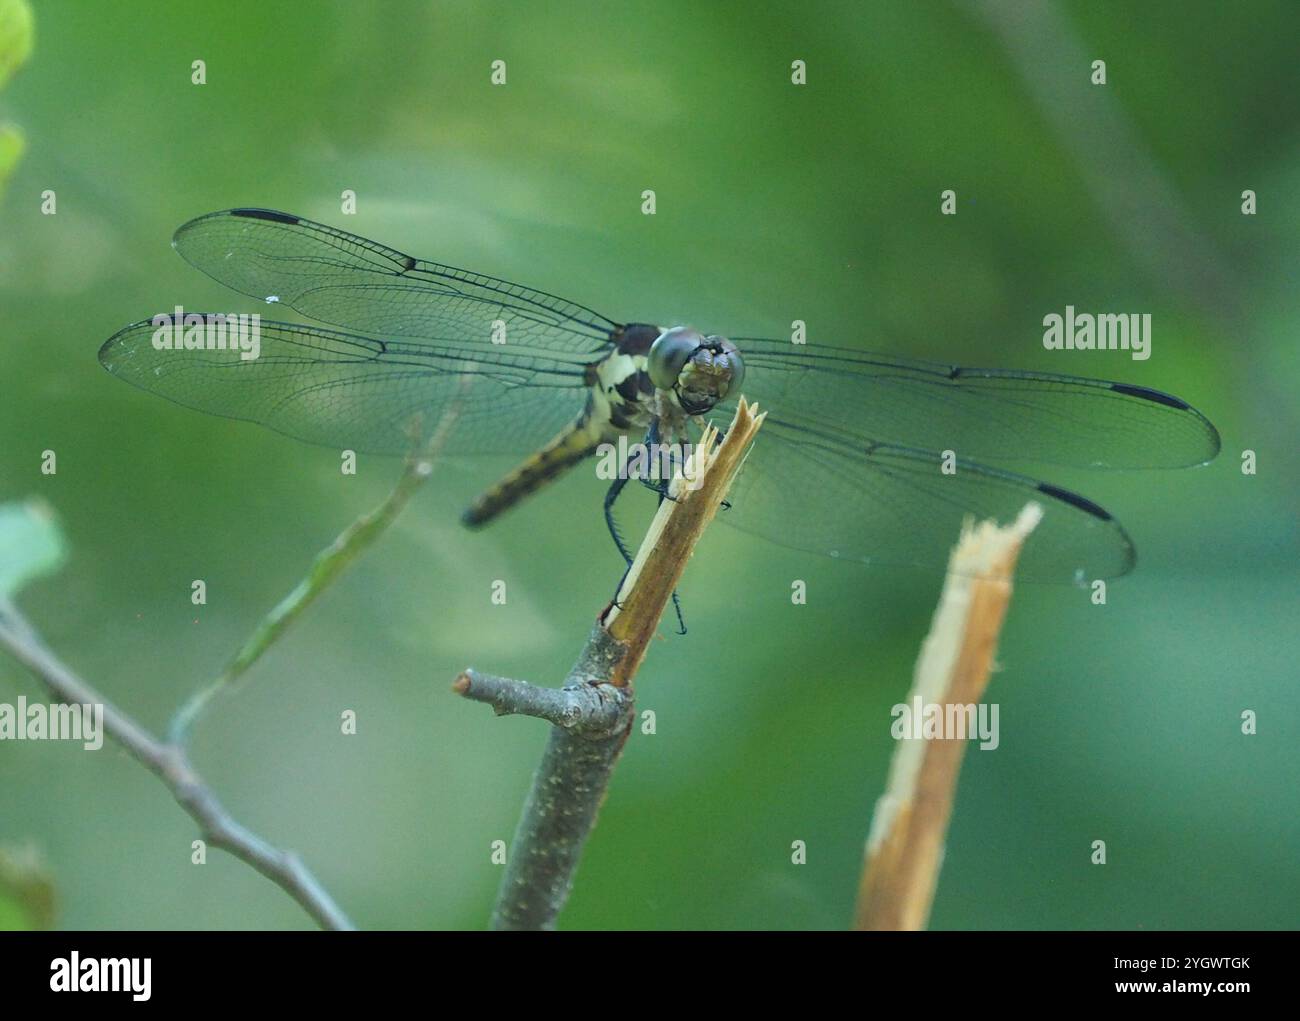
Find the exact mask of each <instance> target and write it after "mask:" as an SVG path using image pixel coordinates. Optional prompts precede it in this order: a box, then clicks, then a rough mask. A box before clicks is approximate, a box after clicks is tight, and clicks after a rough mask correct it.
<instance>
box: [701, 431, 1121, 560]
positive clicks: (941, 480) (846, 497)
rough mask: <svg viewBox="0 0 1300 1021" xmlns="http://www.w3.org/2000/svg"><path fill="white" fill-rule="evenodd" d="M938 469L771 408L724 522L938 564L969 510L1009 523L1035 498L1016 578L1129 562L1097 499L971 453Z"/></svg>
mask: <svg viewBox="0 0 1300 1021" xmlns="http://www.w3.org/2000/svg"><path fill="white" fill-rule="evenodd" d="M761 409H762V405H760V410H761ZM940 468H941V458H940V455H939V454H937V453H931V452H928V451H922V450H916V449H913V448H907V447H902V446H897V445H892V444H874V445H857V446H855V445H853V444H851V443H847V442H845V441H843V440H842V439H840V438H839V437H836V436H834V435H831V434H828V433H823V432H820V431H818V430H813V429H809V428H807V427H804V426H801V425H798V424H792V423H790V422H787V421H784V420H783V417H782V416H781V415H779V414H778V413H777V412H776V411H771V412H769V414H768V418H767V421H766V422H765V423H764V426H763V428H762V430H761V431H760V432H759V436H758V439H757V441H756V442H755V444H754V448H753V450H752V451H751V452H750V455H749V459H748V460H747V461H746V462H745V465H744V467H743V468H742V469H741V471H740V474H739V476H737V478H736V481H735V484H734V485H733V487H732V490H731V495H730V496H729V497H728V500H729V501H730V503H731V508H730V509H729V510H726V511H724V512H722V513H721V515H720V517H719V520H721V521H725V522H727V523H728V524H730V525H733V526H735V527H737V528H740V529H741V530H743V531H747V532H753V533H754V534H757V535H761V536H763V537H765V538H767V539H770V540H771V541H773V542H775V543H778V544H780V545H782V546H789V547H792V548H794V549H801V550H809V551H811V552H814V553H820V554H824V555H827V556H831V557H836V558H843V559H846V560H857V561H862V562H866V563H880V564H897V565H906V566H917V567H931V568H938V569H942V568H943V567H944V565H945V564H946V563H947V559H948V553H949V552H950V550H951V549H952V547H953V545H954V544H955V543H956V541H957V537H958V534H959V532H960V528H961V524H962V520H963V518H964V517H966V516H968V515H973V516H974V517H975V518H976V519H984V518H994V519H996V520H997V521H999V522H1000V523H1003V524H1005V523H1008V522H1010V521H1012V520H1014V519H1015V516H1016V515H1017V514H1018V513H1019V512H1020V509H1021V508H1022V507H1024V505H1025V504H1026V503H1027V502H1029V501H1030V500H1036V501H1037V502H1038V503H1040V504H1041V505H1043V508H1044V511H1045V514H1044V517H1043V521H1042V523H1041V524H1040V525H1039V526H1038V528H1037V529H1035V531H1034V533H1033V534H1032V535H1031V536H1030V538H1029V540H1028V541H1027V542H1026V545H1025V549H1024V552H1023V553H1022V554H1021V557H1020V562H1019V566H1018V567H1017V570H1016V576H1017V577H1018V578H1025V579H1030V580H1038V581H1053V582H1071V581H1078V580H1079V579H1081V578H1082V579H1094V578H1111V577H1116V576H1118V575H1121V574H1125V573H1126V572H1128V571H1129V570H1130V569H1131V568H1132V567H1133V564H1134V559H1135V556H1134V550H1133V544H1132V542H1131V541H1130V540H1129V537H1128V535H1127V534H1126V533H1125V531H1124V529H1123V528H1122V527H1120V525H1119V523H1118V522H1117V521H1115V520H1114V519H1113V518H1112V517H1111V516H1110V515H1109V514H1108V513H1106V511H1104V510H1103V509H1102V508H1100V507H1098V506H1097V505H1096V504H1094V503H1092V502H1091V501H1089V500H1086V499H1084V498H1083V497H1080V496H1077V495H1075V494H1074V493H1071V492H1069V491H1067V490H1064V489H1060V488H1059V487H1056V486H1052V485H1049V484H1048V483H1044V482H1037V481H1035V480H1033V479H1030V478H1026V477H1024V476H1021V475H1015V474H1012V473H1010V472H1003V471H999V470H997V469H995V468H988V467H985V466H983V465H980V464H977V463H975V462H971V461H967V460H958V462H957V464H956V473H955V474H952V475H945V474H944V473H943V472H942V471H941V470H940Z"/></svg>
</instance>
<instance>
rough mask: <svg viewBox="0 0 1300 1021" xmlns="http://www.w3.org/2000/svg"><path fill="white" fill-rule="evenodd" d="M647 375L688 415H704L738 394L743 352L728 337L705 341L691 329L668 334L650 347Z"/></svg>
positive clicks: (697, 332) (696, 331) (679, 329)
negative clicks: (673, 395) (719, 403)
mask: <svg viewBox="0 0 1300 1021" xmlns="http://www.w3.org/2000/svg"><path fill="white" fill-rule="evenodd" d="M646 371H647V372H649V374H650V382H652V383H654V385H655V386H657V387H658V388H659V389H660V390H671V391H673V392H674V393H675V394H676V395H677V400H678V401H679V402H680V403H681V406H682V410H684V411H685V412H686V413H687V414H688V415H703V414H704V413H705V412H708V411H712V410H713V406H714V405H715V404H717V403H718V402H720V401H724V400H726V399H727V397H728V395H730V394H732V393H738V392H739V391H740V385H741V383H743V382H744V380H745V363H744V361H742V360H741V357H740V351H739V349H738V348H737V347H736V345H735V344H733V343H732V342H731V341H729V340H728V339H727V338H726V337H706V336H704V335H703V334H702V333H700V331H699V330H695V329H692V328H691V327H689V326H674V327H673V328H672V329H671V330H665V331H664V332H663V333H661V334H660V335H659V338H658V339H657V340H656V341H655V342H654V343H653V344H651V345H650V354H649V355H648V356H647V365H646Z"/></svg>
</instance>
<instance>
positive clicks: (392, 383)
mask: <svg viewBox="0 0 1300 1021" xmlns="http://www.w3.org/2000/svg"><path fill="white" fill-rule="evenodd" d="M156 332H157V327H156V326H155V325H154V324H153V323H152V322H151V321H149V322H139V323H135V324H133V325H131V326H128V327H126V328H125V329H123V330H121V331H119V332H118V333H116V334H114V335H113V336H112V337H110V338H109V339H108V340H107V341H105V343H104V345H103V346H102V347H101V348H100V350H99V360H100V362H101V363H102V364H103V366H104V368H106V369H108V371H109V372H111V373H113V374H114V375H115V376H118V377H119V378H121V379H124V380H126V381H127V382H128V383H132V384H134V385H135V386H138V387H140V388H141V389H143V390H148V391H150V392H151V393H156V394H159V395H161V396H163V397H166V398H167V399H169V400H172V401H175V402H176V403H177V404H183V405H185V406H186V407H189V408H197V409H199V410H200V411H206V412H208V413H210V414H214V415H222V416H225V417H227V418H238V419H243V420H245V421H249V422H257V423H260V424H261V425H265V426H269V427H270V428H272V429H275V430H277V431H279V432H282V433H285V434H287V435H289V436H293V437H296V438H298V439H301V440H306V441H307V442H309V443H319V444H323V445H326V446H332V447H338V448H340V449H344V448H346V449H352V450H358V451H366V452H370V453H377V454H402V453H405V452H407V451H409V450H410V449H411V446H412V436H411V428H412V423H413V416H416V415H418V416H419V417H418V419H416V420H415V427H416V428H417V429H418V431H419V432H420V433H422V434H425V435H428V434H429V433H431V432H432V431H433V429H434V428H436V427H437V425H438V423H439V421H440V420H441V418H442V415H443V413H444V412H446V411H447V410H448V409H449V408H453V409H454V413H455V416H456V417H455V419H454V422H455V425H454V432H453V434H452V435H454V437H455V443H454V445H451V446H449V447H448V450H449V452H452V453H524V452H528V451H531V450H532V449H534V448H535V447H537V446H538V445H539V444H540V443H544V442H545V441H547V440H549V439H551V437H553V436H554V435H555V434H556V433H558V432H559V431H560V429H561V428H563V427H564V426H565V425H567V424H568V423H569V422H570V421H572V420H574V419H576V418H577V416H578V414H579V412H580V411H581V410H582V408H583V405H584V402H585V400H586V397H585V394H586V389H585V385H584V383H583V370H582V364H581V363H580V362H576V363H575V362H574V361H572V360H566V359H563V358H558V357H551V356H547V355H542V354H537V353H527V354H526V353H523V352H519V351H512V350H511V349H510V348H508V347H506V348H499V347H495V346H491V345H467V344H454V345H437V344H421V343H415V342H402V341H393V340H378V339H374V338H370V337H360V336H356V335H354V334H350V333H342V332H339V331H335V330H326V329H322V328H319V327H315V326H306V325H302V324H297V323H280V322H269V321H262V322H261V324H260V329H259V334H260V336H259V341H260V354H259V356H258V357H257V358H256V359H253V360H245V359H244V358H242V357H241V354H240V352H239V351H238V350H233V351H232V350H159V349H158V348H156V347H155V345H154V336H155V333H156Z"/></svg>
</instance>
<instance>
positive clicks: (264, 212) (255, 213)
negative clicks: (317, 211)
mask: <svg viewBox="0 0 1300 1021" xmlns="http://www.w3.org/2000/svg"><path fill="white" fill-rule="evenodd" d="M230 215H231V216H242V217H245V218H246V219H249V220H272V221H274V222H275V223H295V224H296V223H298V217H296V216H291V215H290V214H289V213H279V212H276V211H275V210H274V209H232V210H231V211H230Z"/></svg>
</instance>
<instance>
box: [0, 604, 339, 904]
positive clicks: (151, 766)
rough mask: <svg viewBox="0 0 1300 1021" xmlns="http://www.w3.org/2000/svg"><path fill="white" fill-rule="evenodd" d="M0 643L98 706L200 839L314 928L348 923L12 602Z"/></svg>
mask: <svg viewBox="0 0 1300 1021" xmlns="http://www.w3.org/2000/svg"><path fill="white" fill-rule="evenodd" d="M0 646H3V647H4V648H6V649H8V650H9V652H10V653H11V654H12V655H13V656H14V657H15V658H16V659H17V660H18V661H19V662H20V663H22V664H23V665H24V666H26V667H27V669H29V670H30V671H31V672H32V673H33V674H34V675H35V676H36V677H37V678H38V679H39V680H40V681H41V682H42V683H44V684H45V686H46V687H47V688H49V690H50V691H51V692H52V693H53V695H54V696H55V698H57V699H59V700H60V701H62V702H67V703H71V704H79V705H102V706H103V707H104V729H105V730H106V731H107V732H108V733H109V734H110V735H111V736H112V737H113V738H115V739H116V740H117V741H118V742H119V743H120V744H121V745H122V746H123V747H124V748H125V749H126V750H127V751H128V752H130V754H131V756H132V757H133V758H135V759H136V761H137V762H139V763H140V764H141V765H143V766H144V767H145V768H146V769H148V770H149V771H150V772H151V773H153V774H154V775H155V776H156V777H158V779H159V780H161V781H162V782H163V784H164V786H166V787H167V789H168V790H169V791H171V793H172V796H173V797H174V798H175V799H176V801H177V803H178V804H179V805H180V806H181V808H183V809H185V811H186V812H187V813H188V814H189V816H190V817H191V818H192V819H193V820H194V821H195V822H196V823H197V824H198V827H199V832H200V834H201V835H202V837H203V839H204V840H206V841H207V842H208V843H210V844H212V845H213V846H214V847H220V848H222V849H224V850H226V851H229V852H230V853H231V854H233V855H234V856H235V857H236V858H238V859H239V860H240V861H242V862H244V863H245V864H247V865H251V866H252V867H253V868H255V869H256V870H257V871H258V872H260V873H261V874H262V875H264V876H266V878H267V879H269V880H271V882H273V883H275V884H276V885H277V886H279V887H280V888H281V889H283V890H284V891H285V893H287V894H288V895H289V896H290V897H292V898H293V899H294V900H296V901H297V902H298V904H299V905H301V906H302V908H303V909H304V910H305V911H306V912H307V913H308V914H309V915H311V917H312V918H314V919H315V920H316V922H317V923H318V924H319V925H320V926H321V927H322V928H325V929H352V928H353V925H352V923H351V922H350V921H348V918H347V916H346V915H345V914H343V912H342V911H341V910H340V909H339V907H338V905H337V904H335V903H334V901H333V900H332V899H331V898H330V896H329V894H328V893H326V892H325V890H324V889H323V888H322V887H321V885H320V883H319V882H317V880H316V877H315V876H313V875H312V873H311V871H310V870H309V869H308V868H307V867H306V866H305V865H304V864H303V863H302V862H301V861H300V860H299V858H298V856H297V855H295V854H293V853H292V852H290V851H282V850H279V849H278V848H275V847H272V846H271V845H270V844H268V843H267V842H266V841H265V840H263V839H262V838H261V837H259V836H257V835H256V834H255V833H253V832H251V831H250V830H248V829H246V828H245V827H244V826H242V825H241V824H240V823H238V822H236V821H235V819H234V818H233V817H232V816H231V815H230V813H229V812H227V811H226V809H225V808H224V807H223V806H222V804H221V802H220V801H219V800H218V799H217V797H216V795H215V794H213V793H212V790H211V789H210V788H209V787H208V786H207V784H206V783H205V782H204V780H203V778H202V777H201V776H200V775H199V774H198V773H197V772H196V771H195V770H194V768H193V767H192V766H191V765H190V763H189V760H188V758H187V757H186V755H185V751H184V749H183V748H181V747H180V746H179V745H176V744H169V743H166V742H164V741H160V740H159V739H158V738H156V737H154V736H153V735H152V734H150V733H149V732H148V731H147V730H145V729H144V728H143V727H142V726H140V725H139V724H138V723H136V722H135V720H134V719H132V718H131V717H130V716H128V715H127V714H126V713H124V712H122V710H120V709H119V708H118V707H117V706H115V705H114V704H113V703H112V702H110V701H108V699H106V698H105V697H104V696H103V695H102V694H100V692H99V691H97V690H96V689H95V688H94V687H93V686H91V685H90V684H89V683H87V682H86V681H85V680H83V679H82V678H81V677H79V676H78V675H77V674H75V673H74V672H73V671H72V670H71V669H70V668H69V667H68V666H66V665H65V664H64V663H63V662H62V661H61V660H60V659H59V658H58V657H57V656H55V655H54V653H53V652H51V651H50V650H49V649H48V648H47V647H46V646H45V644H44V642H42V641H41V639H40V637H39V635H37V633H36V631H35V630H34V629H33V628H32V626H31V625H30V624H29V623H28V622H27V621H26V619H25V618H24V617H23V616H22V614H20V613H19V612H18V610H17V609H16V608H15V607H14V606H13V605H12V604H7V605H5V606H4V607H3V609H2V612H0Z"/></svg>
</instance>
